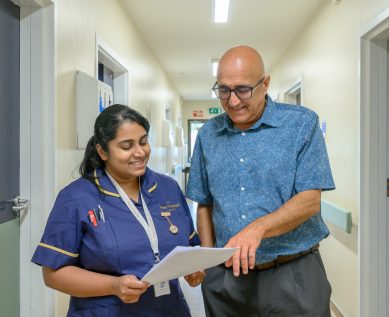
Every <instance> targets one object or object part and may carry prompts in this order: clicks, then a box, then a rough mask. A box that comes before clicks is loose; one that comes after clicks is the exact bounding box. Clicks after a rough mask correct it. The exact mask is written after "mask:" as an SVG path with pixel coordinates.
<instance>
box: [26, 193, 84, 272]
mask: <svg viewBox="0 0 389 317" xmlns="http://www.w3.org/2000/svg"><path fill="white" fill-rule="evenodd" d="M78 218H79V217H78V211H77V207H76V202H75V200H72V199H70V198H69V195H68V193H67V191H66V189H65V190H62V191H61V192H60V193H59V195H58V197H57V199H56V201H55V204H54V207H53V209H52V211H51V213H50V215H49V218H48V220H47V224H46V227H45V230H44V233H43V236H42V239H41V242H40V243H39V244H38V247H37V248H36V250H35V253H34V255H33V257H32V262H34V263H36V264H38V265H43V266H48V267H50V268H52V269H55V270H56V269H59V268H61V267H63V266H68V265H77V264H78V254H79V248H80V241H81V236H82V228H81V222H80V221H79V219H78Z"/></svg>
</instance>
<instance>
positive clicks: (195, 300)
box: [180, 278, 205, 317]
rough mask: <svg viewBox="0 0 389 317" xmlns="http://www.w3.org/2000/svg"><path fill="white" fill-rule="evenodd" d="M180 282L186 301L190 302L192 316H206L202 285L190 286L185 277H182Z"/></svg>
mask: <svg viewBox="0 0 389 317" xmlns="http://www.w3.org/2000/svg"><path fill="white" fill-rule="evenodd" d="M180 284H181V288H182V291H183V292H184V295H185V298H186V301H187V302H188V305H189V308H190V311H191V313H192V317H205V311H204V302H203V296H202V294H201V287H200V286H197V287H190V286H189V285H188V283H187V282H186V281H185V280H184V278H180Z"/></svg>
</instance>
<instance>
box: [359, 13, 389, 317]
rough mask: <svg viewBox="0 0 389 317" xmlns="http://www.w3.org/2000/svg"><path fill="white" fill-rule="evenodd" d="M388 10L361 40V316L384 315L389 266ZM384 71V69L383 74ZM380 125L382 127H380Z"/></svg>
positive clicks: (369, 26) (365, 30) (367, 28)
mask: <svg viewBox="0 0 389 317" xmlns="http://www.w3.org/2000/svg"><path fill="white" fill-rule="evenodd" d="M388 40H389V9H387V10H385V11H383V12H382V13H381V14H380V15H378V16H377V17H376V18H374V20H372V21H371V22H370V23H368V24H367V25H366V26H365V27H364V28H363V30H362V32H361V36H360V49H361V50H360V53H361V58H360V62H361V64H360V66H361V74H360V76H361V86H360V87H361V94H360V98H361V99H360V112H359V113H360V175H359V176H360V179H359V184H360V192H359V193H360V197H359V198H360V201H359V203H360V205H359V214H360V234H359V315H360V316H361V317H365V316H366V317H368V316H386V315H387V313H388V306H387V303H386V298H387V297H388V294H389V283H388V277H389V275H388V274H389V272H387V268H388V265H389V263H388V262H389V261H388V257H389V252H388V246H389V233H388V232H387V223H388V215H387V212H386V208H387V207H386V204H387V197H386V178H387V170H386V169H387V166H386V161H387V159H388V157H387V153H388V152H387V144H388V136H387V127H388V124H389V123H388V122H387V121H388V119H387V118H388V114H387V105H388V94H387V87H388V84H389V78H388V66H389V65H388V51H387V50H388V47H387V43H388ZM382 70H384V71H382ZM377 123H378V124H377Z"/></svg>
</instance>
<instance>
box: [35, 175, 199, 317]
mask: <svg viewBox="0 0 389 317" xmlns="http://www.w3.org/2000/svg"><path fill="white" fill-rule="evenodd" d="M95 175H97V176H98V177H99V178H98V181H97V182H96V185H97V186H96V185H94V184H93V183H92V182H90V181H88V180H87V179H85V178H79V179H77V180H76V181H74V182H72V183H71V184H70V185H68V186H67V187H65V188H64V189H62V190H61V191H60V193H59V194H58V197H57V199H56V202H55V204H54V207H53V209H52V211H51V214H50V216H49V219H48V221H47V224H46V228H45V231H44V234H43V237H42V240H41V242H40V243H39V245H38V247H37V249H36V251H35V253H34V256H33V258H32V261H33V262H34V263H36V264H39V265H43V266H47V267H50V268H52V269H55V270H56V269H59V268H61V267H63V266H68V265H73V266H78V267H81V268H83V269H86V270H90V271H94V272H99V273H103V274H109V275H114V276H121V275H135V276H137V277H138V278H139V279H140V278H142V277H143V276H144V275H145V274H146V273H147V272H148V271H149V270H150V269H151V268H152V266H153V264H154V261H155V258H154V255H153V251H152V249H151V245H150V240H149V239H148V237H147V234H146V232H145V230H144V229H143V227H142V225H141V224H140V223H139V222H138V221H137V219H136V218H135V217H134V215H133V214H132V213H131V211H130V210H129V209H128V207H127V206H126V204H125V203H124V202H123V200H122V199H121V197H120V195H119V194H118V193H117V191H116V189H115V187H114V185H113V184H112V182H111V181H110V180H109V178H108V176H107V175H106V173H105V172H104V171H102V170H97V171H96V172H95ZM141 192H142V195H143V198H144V200H145V203H146V204H147V207H148V208H149V210H150V213H151V216H152V219H153V221H154V225H155V229H156V232H157V235H158V241H159V252H160V259H162V258H164V257H165V256H166V255H167V254H168V253H169V252H170V251H171V250H172V249H173V248H174V247H175V246H178V245H179V246H188V245H192V246H194V245H199V244H200V241H199V238H198V235H197V233H196V232H195V230H194V226H193V221H192V218H191V215H190V211H189V208H188V205H187V203H186V200H185V197H184V196H183V194H182V192H181V189H180V188H179V186H178V184H177V183H176V182H175V181H174V180H173V179H171V178H170V177H167V176H165V175H162V174H158V173H155V172H153V171H152V170H150V169H148V168H147V169H146V173H145V175H144V176H142V177H141ZM99 206H100V207H101V209H102V210H103V213H104V217H101V215H100V213H99ZM135 206H136V207H137V208H138V210H139V211H140V212H141V214H142V215H143V216H144V212H143V207H142V204H141V203H135ZM89 211H95V213H96V216H97V226H95V225H94V224H93V223H92V222H91V220H90V218H89V216H88V212H89ZM167 217H168V219H167ZM103 218H105V221H104V220H103ZM171 224H173V225H175V226H176V227H177V228H178V232H177V233H176V234H173V233H171V232H170V230H169V228H170V227H171ZM169 283H170V291H171V294H169V295H163V296H160V297H155V296H154V290H153V287H149V288H148V290H147V291H146V293H144V294H142V295H141V297H140V299H139V302H138V303H134V304H125V303H123V302H122V301H121V300H120V299H119V298H118V297H117V296H103V297H89V298H78V297H73V296H72V297H71V300H70V305H69V312H68V314H67V317H92V316H93V317H131V316H136V317H159V316H160V317H162V316H164V317H166V316H169V317H174V316H177V317H186V316H190V311H189V308H188V305H187V303H186V301H185V298H184V296H183V293H182V291H181V289H180V287H179V283H178V280H177V279H175V280H171V281H170V282H169Z"/></svg>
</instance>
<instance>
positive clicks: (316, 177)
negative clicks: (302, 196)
mask: <svg viewBox="0 0 389 317" xmlns="http://www.w3.org/2000/svg"><path fill="white" fill-rule="evenodd" d="M301 138H302V146H301V148H300V151H299V153H298V156H297V169H296V179H295V189H296V191H297V192H302V191H305V190H310V189H321V190H323V191H324V190H331V189H334V188H335V184H334V180H333V178H332V174H331V168H330V162H329V159H328V154H327V149H326V145H325V142H324V138H323V135H322V132H321V130H320V127H319V120H318V117H317V115H315V116H314V117H313V118H312V119H311V120H309V121H307V122H306V124H305V125H304V127H303V129H302V134H301Z"/></svg>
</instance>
